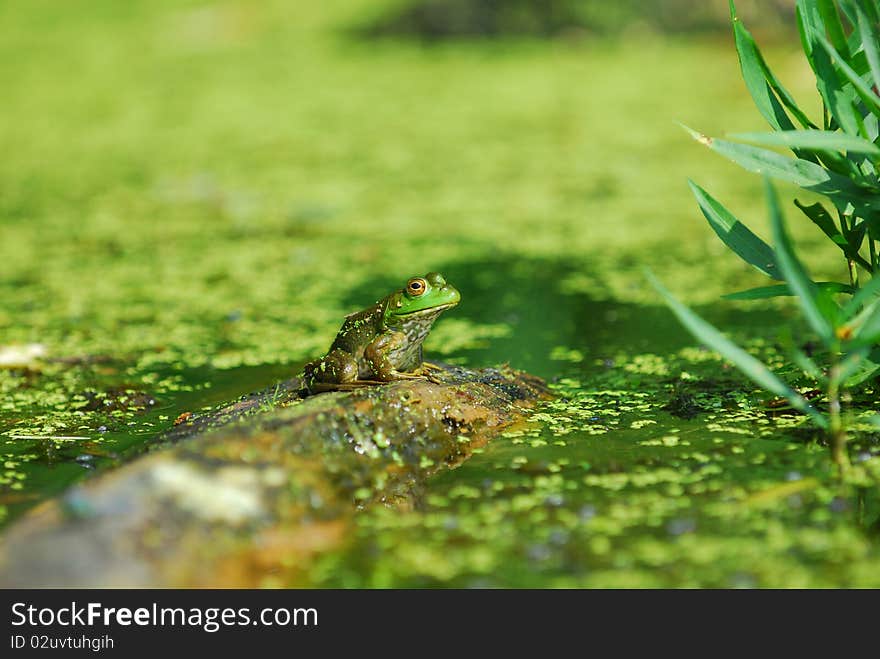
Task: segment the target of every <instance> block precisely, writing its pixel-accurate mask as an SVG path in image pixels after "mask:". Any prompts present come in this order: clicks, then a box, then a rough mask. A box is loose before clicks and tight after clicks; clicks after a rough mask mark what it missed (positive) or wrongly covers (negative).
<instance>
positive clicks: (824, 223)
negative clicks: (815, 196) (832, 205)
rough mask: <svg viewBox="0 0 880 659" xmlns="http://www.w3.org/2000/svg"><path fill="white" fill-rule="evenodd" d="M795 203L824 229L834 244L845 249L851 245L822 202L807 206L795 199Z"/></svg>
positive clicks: (814, 222)
mask: <svg viewBox="0 0 880 659" xmlns="http://www.w3.org/2000/svg"><path fill="white" fill-rule="evenodd" d="M794 205H795V206H797V207H798V208H800V209H801V211H802V212H803V214H804V215H806V216H807V217H808V218H810V219H811V220H812V221H813V224H815V225H816V226H817V227H819V228H820V229H822V233H824V234H825V235H826V236H828V237H829V238H831V240H832V241H833V242H834V244H836V245H837V246H838V247H840V248H841V249H844V250H845V249H846V248H848V247H849V242H848V241H847V239H846V237H845V236H844V235H843V234H842V233H841V232H840V229H838V228H837V225H836V224H835V223H834V218H832V217H831V214H830V213H829V212H828V211H827V210H825V207H824V206H823V205H822V204H820V203H819V202H816V203H815V204H811V205H809V206H807V205H805V204H802V203H801V202H799V201H798V200H797V199H795V200H794Z"/></svg>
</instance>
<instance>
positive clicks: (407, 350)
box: [304, 272, 461, 391]
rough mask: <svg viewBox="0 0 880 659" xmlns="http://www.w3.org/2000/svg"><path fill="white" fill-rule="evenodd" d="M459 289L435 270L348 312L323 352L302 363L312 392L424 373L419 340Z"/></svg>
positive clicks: (451, 304)
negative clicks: (372, 302)
mask: <svg viewBox="0 0 880 659" xmlns="http://www.w3.org/2000/svg"><path fill="white" fill-rule="evenodd" d="M460 299H461V294H460V293H459V292H458V290H456V288H455V287H454V286H452V285H451V284H448V283H446V279H444V278H443V275H441V274H440V273H439V272H429V273H428V274H426V275H425V276H424V277H413V278H412V279H410V280H409V281H407V282H406V285H405V286H404V287H403V288H402V289H400V290H397V291H394V292H393V293H391V294H390V295H387V296H386V297H384V298H382V299H381V300H379V301H378V302H376V303H375V304H374V305H372V306H370V307H367V308H366V309H364V310H363V311H358V312H355V313H352V314H349V315H348V316H346V317H345V321H344V322H343V323H342V328H341V329H340V330H339V333H338V334H337V335H336V340H335V341H333V345H331V346H330V350H329V351H328V352H327V354H326V355H325V356H324V357H321V358H320V359H316V360H315V361H312V362H309V363H308V364H306V366H305V369H304V375H305V382H306V386H307V387H308V389H309V390H311V391H326V390H329V389H349V388H352V387H356V386H364V385H370V384H380V383H383V382H391V381H392V380H404V379H409V378H425V377H429V375H428V372H429V370H430V369H431V368H436V367H434V366H433V365H431V364H427V363H425V362H423V361H422V343H423V342H424V340H425V337H427V336H428V333H429V332H430V331H431V327H432V325H433V324H434V321H435V320H437V317H438V316H439V315H440V314H441V313H443V312H444V311H446V310H447V309H449V308H451V307H454V306H455V305H456V304H458V302H459V300H460Z"/></svg>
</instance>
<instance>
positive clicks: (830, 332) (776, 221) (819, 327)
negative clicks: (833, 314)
mask: <svg viewBox="0 0 880 659" xmlns="http://www.w3.org/2000/svg"><path fill="white" fill-rule="evenodd" d="M764 189H765V191H766V196H767V205H768V206H769V208H770V224H771V226H772V228H773V244H774V246H775V249H776V259H777V261H776V262H777V265H779V270H780V271H781V272H782V274H783V276H784V277H785V281H786V283H787V284H788V286H789V287H790V288H791V290H792V292H793V293H795V294H796V295H797V298H798V303H799V304H800V307H801V311H803V314H804V317H805V318H806V320H807V322H808V323H809V324H810V327H812V328H813V330H814V331H815V332H816V334H818V335H819V336H820V337H821V338H822V340H823V342H824V343H825V344H826V345H828V344H830V343H831V342H832V341H833V338H834V329H833V327H832V322H833V320H832V319H829V318H828V317H827V315H829V314H828V312H827V311H826V309H823V308H822V307H823V305H822V304H821V302H820V291H819V289H818V287H817V286H816V284H815V283H813V281H812V280H811V279H810V278H809V276H808V275H807V272H806V270H805V269H804V266H803V264H802V263H801V262H800V261H799V260H798V258H797V256H796V255H795V253H794V246H793V245H792V242H791V239H790V238H789V237H788V234H787V233H786V231H785V222H784V220H783V218H782V211H781V210H780V208H779V200H778V199H777V198H776V191H775V190H774V189H773V185H772V184H771V183H770V181H769V180H768V179H767V177H764Z"/></svg>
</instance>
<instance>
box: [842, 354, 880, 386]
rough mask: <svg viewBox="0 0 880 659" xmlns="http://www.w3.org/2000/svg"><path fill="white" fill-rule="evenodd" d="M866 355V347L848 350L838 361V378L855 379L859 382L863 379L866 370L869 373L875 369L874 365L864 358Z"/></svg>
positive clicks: (845, 380)
mask: <svg viewBox="0 0 880 659" xmlns="http://www.w3.org/2000/svg"><path fill="white" fill-rule="evenodd" d="M867 356H868V348H867V347H862V348H859V349H858V350H853V351H852V352H849V353H848V354H847V355H846V357H844V358H843V359H842V360H841V362H840V370H839V372H838V377H839V378H840V380H841V381H842V382H848V381H851V380H853V379H855V380H857V381H859V382H861V381H863V380H864V379H865V372H866V371H867V372H868V374H870V373H872V372H874V371H875V370H877V369H876V365H875V364H874V363H872V362H870V361H868V360H867V359H866V358H867Z"/></svg>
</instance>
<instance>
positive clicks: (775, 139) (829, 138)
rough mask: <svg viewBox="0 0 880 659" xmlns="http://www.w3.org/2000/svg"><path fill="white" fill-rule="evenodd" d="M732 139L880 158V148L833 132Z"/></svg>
mask: <svg viewBox="0 0 880 659" xmlns="http://www.w3.org/2000/svg"><path fill="white" fill-rule="evenodd" d="M731 137H733V138H735V139H738V140H743V141H745V142H753V143H755V144H764V145H766V146H784V147H788V148H791V149H810V150H813V151H826V152H830V153H836V152H838V151H846V152H847V153H867V154H870V155H872V156H880V146H877V145H876V144H874V143H872V142H869V141H868V140H866V139H862V138H861V137H857V136H856V135H848V134H847V133H842V132H840V131H832V130H782V131H777V132H774V133H736V134H734V135H731Z"/></svg>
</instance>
